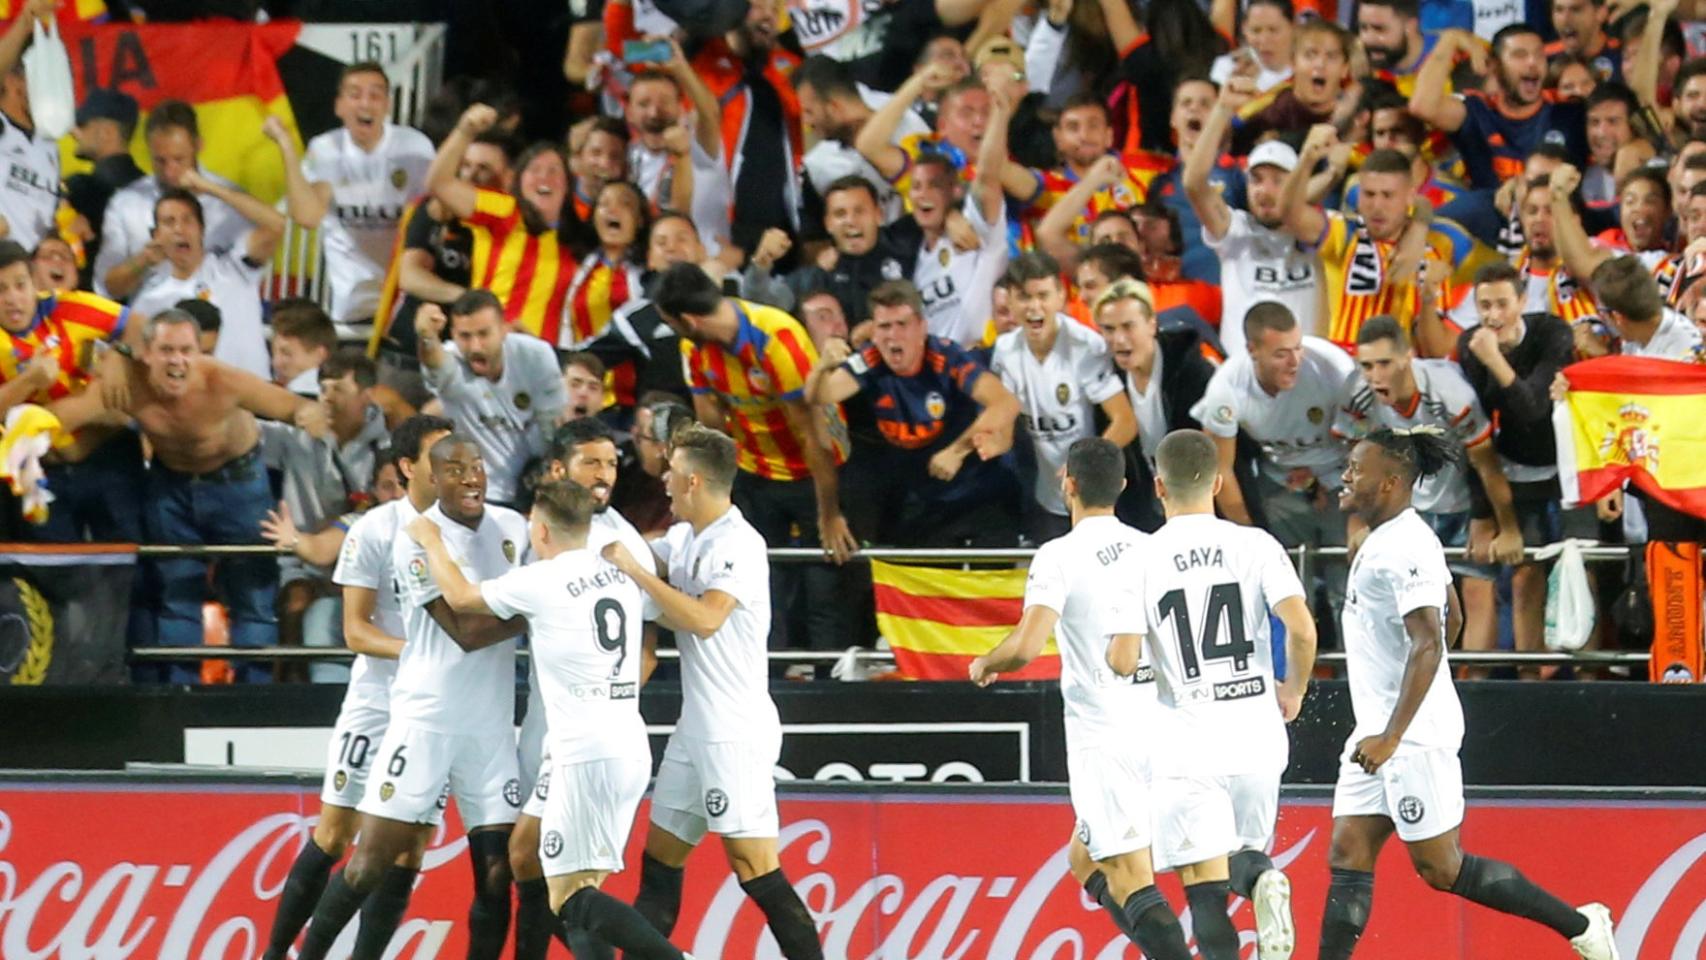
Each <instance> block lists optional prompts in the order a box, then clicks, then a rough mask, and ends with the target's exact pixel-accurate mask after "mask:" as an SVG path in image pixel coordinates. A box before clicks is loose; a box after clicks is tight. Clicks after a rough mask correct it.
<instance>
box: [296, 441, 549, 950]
mask: <svg viewBox="0 0 1706 960" xmlns="http://www.w3.org/2000/svg"><path fill="white" fill-rule="evenodd" d="M429 456H430V457H431V463H432V477H433V485H434V487H435V489H436V491H437V495H438V500H437V503H436V504H435V505H433V506H432V507H431V508H429V509H428V510H427V511H426V512H425V513H423V514H421V516H420V517H418V518H416V520H417V521H420V523H413V524H411V525H410V526H409V527H407V528H406V529H407V531H408V533H409V536H407V537H398V538H396V539H395V540H394V542H393V543H392V552H391V570H392V572H393V583H394V584H395V586H396V591H397V599H398V608H399V615H400V616H401V618H402V624H403V639H404V641H405V642H404V644H403V649H402V652H401V654H400V655H399V658H398V663H397V676H396V678H395V679H394V680H393V681H392V684H391V701H390V710H391V717H390V721H389V724H388V725H387V727H386V730H385V737H384V739H383V740H382V741H381V742H380V744H379V749H378V752H377V754H376V755H375V757H374V762H376V763H381V764H384V777H385V779H384V781H383V782H382V783H381V784H380V785H379V789H378V790H369V791H365V792H363V794H362V798H361V803H360V804H359V805H358V806H357V810H359V811H360V813H361V823H360V833H361V843H360V844H358V845H357V846H356V852H355V855H354V856H352V857H351V858H350V861H349V863H348V864H347V865H346V866H345V867H344V869H343V870H342V871H340V872H339V873H337V874H336V875H334V876H333V877H332V879H331V881H330V882H329V883H328V884H327V886H326V890H325V893H323V894H322V895H321V897H320V902H319V903H318V904H317V905H316V906H315V908H314V917H313V920H312V922H311V923H310V924H309V927H308V932H307V934H306V935H304V937H303V942H302V949H301V951H300V952H299V953H298V954H297V956H298V957H299V958H306V960H324V958H325V956H326V954H327V952H328V951H329V950H330V949H331V948H332V945H333V944H334V943H335V942H336V940H337V938H338V935H339V934H340V933H341V932H342V931H343V928H344V927H345V926H346V925H347V924H348V923H349V921H350V919H351V918H352V917H353V916H354V915H355V912H356V910H357V909H359V908H360V907H361V906H362V903H363V902H364V901H365V900H366V899H367V898H368V896H369V895H370V894H372V893H374V892H375V891H376V890H378V889H380V887H381V885H382V882H383V879H384V877H385V874H386V873H387V871H389V870H390V868H391V867H392V865H393V864H395V863H396V862H397V860H398V858H399V857H402V856H405V855H407V854H408V853H409V852H410V851H412V850H415V849H417V848H418V847H419V846H420V844H421V843H422V842H423V841H424V839H425V837H424V835H425V834H427V833H429V832H430V831H431V829H432V825H433V824H434V823H435V822H437V820H438V818H439V817H440V816H441V813H440V811H441V810H442V804H444V803H445V802H446V801H447V800H448V799H449V797H450V796H451V795H452V794H454V795H455V797H456V809H457V812H458V813H459V814H460V815H461V819H462V822H463V823H464V824H465V825H466V826H467V829H468V846H469V856H470V857H472V858H473V860H474V877H475V884H474V903H473V906H472V907H471V908H470V910H469V912H468V939H469V948H468V955H469V957H471V958H477V960H496V958H497V956H498V953H499V952H500V951H501V949H502V947H503V943H504V941H505V939H506V938H507V937H508V936H509V903H510V896H509V888H510V874H509V831H510V827H511V825H512V824H513V823H515V819H516V815H517V812H518V811H519V809H520V807H521V782H520V778H519V772H518V771H517V769H516V758H515V726H514V722H515V638H516V636H517V635H519V634H520V633H521V632H522V630H523V628H524V626H525V624H524V623H523V622H522V621H521V620H520V619H519V618H517V619H511V620H499V619H497V618H496V617H493V616H489V615H481V614H473V613H466V612H458V611H457V610H455V609H454V608H452V607H451V606H450V604H449V602H448V601H447V600H446V598H445V596H444V593H443V591H442V590H441V589H440V588H439V587H438V585H437V581H436V580H435V579H434V578H433V577H432V576H431V575H430V573H429V571H430V566H429V564H431V563H432V562H433V558H432V557H431V556H429V554H428V553H427V552H426V551H425V550H424V549H423V548H422V547H421V546H420V544H421V542H422V541H423V540H427V539H434V538H435V539H438V540H440V541H441V542H442V544H443V546H444V549H445V556H447V557H453V558H454V562H455V563H456V564H457V565H458V566H461V567H463V568H464V575H465V576H468V577H472V578H474V579H477V580H488V579H493V578H496V577H498V576H501V575H503V574H504V573H507V572H508V571H509V570H511V569H513V568H514V567H516V566H517V565H518V564H519V563H520V562H521V561H522V560H524V559H525V558H524V553H525V551H526V549H527V524H526V521H525V520H523V519H522V517H521V516H520V515H519V514H517V513H515V512H514V511H512V510H506V509H504V508H502V507H495V506H488V505H487V504H486V497H485V493H486V473H485V465H484V464H483V463H482V462H481V459H480V448H479V446H478V445H477V444H475V443H474V441H473V440H472V439H470V438H469V437H467V436H463V435H458V434H450V435H448V436H446V437H444V438H443V439H441V440H439V441H438V442H437V443H435V444H433V446H432V448H431V451H430V453H429ZM422 524H424V525H425V526H430V527H431V528H432V536H431V537H428V536H427V535H425V534H424V533H423V532H422V530H421V529H420V526H421V525H422ZM440 573H442V571H440ZM403 899H404V902H405V905H406V896H405V897H404V898H403ZM402 913H403V911H402V910H400V909H399V910H395V912H394V914H393V915H391V916H386V917H384V918H379V917H375V916H373V915H372V914H369V915H367V916H364V917H363V918H362V926H363V927H368V926H370V925H372V926H374V927H377V928H379V929H378V930H377V931H376V932H375V937H376V941H375V942H376V943H379V944H381V945H383V944H384V943H385V942H386V941H388V940H389V939H390V936H389V934H388V933H384V932H383V931H384V928H385V927H389V928H390V931H391V932H395V930H396V924H397V923H398V922H399V921H400V920H401V919H402ZM378 955H379V954H378V953H373V954H367V956H378Z"/></svg>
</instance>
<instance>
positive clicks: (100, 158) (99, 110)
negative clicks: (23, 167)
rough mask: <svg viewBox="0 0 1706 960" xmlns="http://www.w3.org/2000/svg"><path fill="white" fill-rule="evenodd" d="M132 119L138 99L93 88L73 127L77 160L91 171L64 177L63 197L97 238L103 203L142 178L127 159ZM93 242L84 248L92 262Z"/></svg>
mask: <svg viewBox="0 0 1706 960" xmlns="http://www.w3.org/2000/svg"><path fill="white" fill-rule="evenodd" d="M136 119H137V111H136V101H135V100H134V99H132V98H131V97H130V95H129V94H125V93H120V92H119V91H117V90H106V89H95V90H91V91H89V95H88V96H87V97H84V98H83V104H82V106H79V107H78V108H77V126H75V127H73V128H72V129H71V135H72V137H74V138H75V139H76V141H77V159H79V160H87V161H89V162H90V163H93V164H94V165H95V168H94V169H93V170H91V171H89V172H88V173H78V174H73V175H72V176H69V177H67V178H65V199H66V201H67V202H68V203H70V204H71V209H73V210H75V211H77V212H78V213H79V214H80V215H82V217H83V219H84V220H86V221H88V224H89V231H90V234H91V235H92V236H94V237H99V236H100V235H101V224H102V222H103V221H104V219H105V218H106V214H107V201H109V200H111V199H112V198H113V194H114V193H117V192H118V191H119V190H121V189H123V188H125V187H128V186H130V185H131V184H132V183H135V182H136V181H138V180H140V179H142V177H143V172H142V168H141V167H139V166H137V165H136V161H135V160H134V159H132V158H131V156H130V137H131V134H133V133H135V132H136ZM97 242H98V241H94V240H91V241H89V243H90V244H91V246H89V247H86V248H85V250H86V253H87V255H88V257H89V258H90V259H91V260H93V258H94V256H95V251H96V249H98V248H96V247H94V246H93V245H94V244H96V243H97Z"/></svg>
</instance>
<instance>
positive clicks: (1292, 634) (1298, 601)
mask: <svg viewBox="0 0 1706 960" xmlns="http://www.w3.org/2000/svg"><path fill="white" fill-rule="evenodd" d="M1274 615H1275V616H1277V617H1279V618H1280V622H1281V623H1283V624H1285V682H1284V683H1281V684H1280V688H1279V692H1278V696H1279V702H1280V713H1281V714H1283V715H1284V716H1285V722H1286V723H1290V722H1291V721H1293V720H1296V719H1297V715H1298V713H1300V712H1302V710H1303V697H1304V695H1305V694H1307V693H1308V692H1309V677H1310V676H1311V675H1312V674H1313V673H1314V672H1315V645H1316V634H1315V617H1314V616H1313V615H1312V614H1311V613H1310V612H1309V602H1308V601H1307V600H1304V599H1303V598H1302V597H1286V598H1285V599H1284V600H1281V601H1280V602H1279V604H1278V605H1277V606H1275V607H1274Z"/></svg>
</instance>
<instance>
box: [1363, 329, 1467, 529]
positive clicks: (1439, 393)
mask: <svg viewBox="0 0 1706 960" xmlns="http://www.w3.org/2000/svg"><path fill="white" fill-rule="evenodd" d="M1410 369H1411V370H1412V371H1413V372H1414V374H1415V377H1416V395H1415V396H1414V397H1412V398H1411V402H1410V405H1409V407H1408V408H1407V409H1406V410H1399V409H1398V408H1397V407H1394V406H1392V405H1391V404H1389V403H1385V402H1383V401H1381V399H1380V398H1379V397H1378V396H1376V395H1375V393H1374V391H1373V390H1370V389H1369V386H1368V383H1367V382H1366V381H1364V380H1363V379H1362V378H1361V377H1360V376H1359V377H1358V378H1357V381H1356V389H1355V391H1354V392H1353V393H1352V394H1351V398H1350V401H1349V402H1348V403H1347V404H1346V405H1345V407H1344V408H1343V409H1341V410H1340V411H1339V416H1338V419H1337V421H1336V422H1335V424H1334V426H1333V432H1334V433H1336V434H1338V435H1339V436H1342V437H1345V438H1347V439H1352V440H1354V439H1356V438H1358V437H1361V436H1363V435H1365V434H1367V433H1369V432H1370V431H1372V430H1375V429H1378V428H1380V427H1390V428H1392V429H1394V430H1405V429H1409V428H1412V427H1437V428H1439V429H1440V430H1443V431H1445V436H1446V437H1447V438H1448V439H1450V440H1453V441H1455V442H1457V443H1460V444H1462V445H1463V447H1464V449H1468V448H1470V447H1476V446H1480V445H1481V444H1483V443H1487V442H1489V441H1490V440H1492V439H1493V423H1492V421H1490V420H1488V419H1487V415H1486V414H1485V413H1483V412H1482V411H1481V401H1480V400H1479V399H1478V398H1476V396H1475V388H1474V387H1471V386H1470V385H1469V381H1468V380H1467V379H1465V378H1464V376H1463V369H1462V368H1461V367H1459V366H1458V365H1457V364H1455V363H1453V362H1452V361H1450V360H1412V361H1411V362H1410ZM1464 469H1465V467H1464V465H1463V463H1462V462H1458V463H1453V464H1451V465H1449V466H1447V467H1446V468H1445V469H1443V470H1440V471H1439V472H1438V473H1435V474H1433V475H1431V476H1426V477H1417V478H1416V490H1415V494H1414V496H1413V499H1412V500H1411V505H1412V506H1414V507H1415V508H1416V509H1417V510H1423V511H1426V512H1428V513H1462V512H1464V511H1466V510H1468V509H1469V480H1468V478H1467V477H1466V476H1465V474H1464Z"/></svg>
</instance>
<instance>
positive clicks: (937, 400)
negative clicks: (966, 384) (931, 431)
mask: <svg viewBox="0 0 1706 960" xmlns="http://www.w3.org/2000/svg"><path fill="white" fill-rule="evenodd" d="M924 412H925V413H928V414H929V415H930V419H932V420H940V419H942V415H943V414H945V413H947V412H948V401H947V400H946V399H945V398H943V396H942V395H941V394H940V393H937V392H936V391H934V390H932V391H930V395H929V396H927V397H925V398H924Z"/></svg>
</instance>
